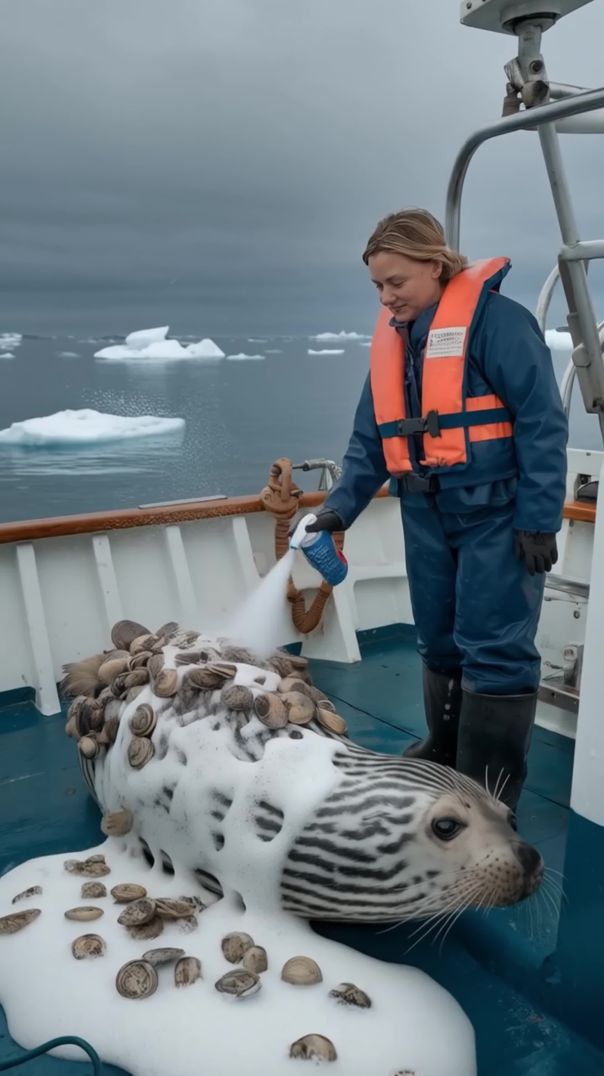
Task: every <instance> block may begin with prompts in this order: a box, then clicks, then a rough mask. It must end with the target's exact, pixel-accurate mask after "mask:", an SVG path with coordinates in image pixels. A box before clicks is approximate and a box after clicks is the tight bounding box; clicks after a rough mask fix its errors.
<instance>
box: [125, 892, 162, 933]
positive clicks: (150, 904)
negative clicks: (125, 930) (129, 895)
mask: <svg viewBox="0 0 604 1076" xmlns="http://www.w3.org/2000/svg"><path fill="white" fill-rule="evenodd" d="M155 914H156V912H155V901H154V900H150V898H149V897H141V899H140V900H133V901H131V902H130V903H129V904H127V905H126V907H125V908H124V910H123V912H122V913H121V915H120V916H118V920H117V921H118V923H121V925H122V926H123V927H140V926H142V925H143V924H144V923H149V922H150V921H151V919H153V918H154V916H155Z"/></svg>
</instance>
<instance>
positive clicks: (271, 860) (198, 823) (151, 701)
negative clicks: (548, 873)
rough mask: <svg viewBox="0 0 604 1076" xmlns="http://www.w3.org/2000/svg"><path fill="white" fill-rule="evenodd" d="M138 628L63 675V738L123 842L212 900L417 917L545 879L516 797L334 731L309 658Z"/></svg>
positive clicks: (120, 632)
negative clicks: (185, 874)
mask: <svg viewBox="0 0 604 1076" xmlns="http://www.w3.org/2000/svg"><path fill="white" fill-rule="evenodd" d="M126 623H127V627H126V628H124V624H123V622H120V624H118V625H116V626H115V628H114V629H113V632H112V639H113V642H114V646H115V648H116V649H115V650H114V651H113V652H111V653H108V654H104V655H99V656H97V657H96V658H93V659H88V661H87V662H84V663H78V664H76V665H74V666H71V667H69V668H68V670H67V674H66V677H65V680H64V683H63V690H64V692H65V693H67V694H70V693H71V694H73V693H74V691H79V692H80V694H79V695H78V697H77V698H76V699H75V700H74V702H73V704H72V706H71V709H70V714H69V719H68V723H67V731H68V733H69V734H70V735H72V736H74V737H75V738H76V739H77V740H78V742H79V746H80V753H81V758H82V768H83V772H84V775H85V777H86V778H87V780H88V782H89V784H90V787H91V790H92V791H93V793H94V795H95V797H96V799H97V801H98V802H99V804H100V806H101V808H102V810H103V812H104V814H105V815H106V816H113V815H115V816H116V817H117V816H119V817H120V818H122V819H123V818H124V817H127V818H129V819H130V818H131V823H130V822H129V823H128V824H129V826H131V828H130V830H129V832H127V833H123V832H120V835H119V838H118V837H117V836H116V837H115V838H112V839H120V840H124V841H126V842H127V843H129V844H130V845H131V846H132V849H133V851H134V850H135V849H136V850H140V849H141V848H142V849H143V850H144V853H145V855H146V856H147V857H148V858H150V859H151V858H152V859H154V860H158V861H159V862H161V863H163V864H164V865H165V866H166V868H167V869H170V866H171V865H173V864H178V865H179V867H185V868H188V869H190V870H191V871H193V872H194V873H195V874H196V876H197V878H198V879H199V881H200V882H201V883H202V884H203V885H204V886H205V887H206V888H209V889H210V890H213V892H214V893H215V895H216V896H220V895H222V894H223V893H224V894H228V893H231V894H239V895H240V897H241V899H242V900H243V902H244V904H246V905H249V904H250V902H254V901H255V902H256V903H257V904H258V905H259V906H261V907H262V908H264V909H266V908H267V907H270V905H271V902H272V901H274V902H275V903H276V904H277V905H279V906H280V907H283V908H285V910H288V911H291V912H294V913H296V914H298V915H300V916H303V917H305V918H314V917H317V918H323V919H333V920H352V921H366V922H379V921H388V920H393V921H403V920H407V919H421V918H428V917H432V916H437V915H443V914H445V913H450V912H457V911H461V910H462V909H463V908H465V907H473V906H483V907H486V906H495V905H507V904H513V903H515V902H516V901H519V900H522V899H523V898H524V897H526V896H528V895H530V893H532V892H534V891H535V890H536V889H537V887H538V886H539V884H540V881H541V877H542V874H543V863H542V861H541V857H540V856H539V854H538V852H537V851H536V850H535V849H534V848H532V847H531V846H530V845H528V844H526V843H525V842H523V841H522V840H521V839H520V838H519V837H518V835H517V833H516V832H515V830H514V828H513V827H514V823H513V816H512V815H511V812H510V811H509V809H508V808H507V807H506V806H505V805H503V804H502V803H500V802H499V801H497V800H496V799H494V798H493V796H491V795H490V794H489V793H487V792H486V791H485V790H484V789H482V788H481V787H480V786H479V785H477V784H476V783H475V782H474V781H472V780H470V779H469V778H466V777H463V776H461V775H459V774H456V773H455V772H454V771H452V770H448V769H446V768H444V767H441V766H437V765H435V764H433V763H429V762H426V761H422V760H417V759H410V758H396V757H391V756H388V755H382V754H378V753H376V752H373V751H368V750H365V749H363V748H361V747H359V746H357V745H355V744H352V743H351V742H350V741H348V740H347V739H346V738H345V737H344V736H342V735H340V734H339V733H335V732H333V731H332V729H333V728H341V727H342V724H343V723H342V721H341V718H337V715H335V714H332V712H331V710H330V709H329V707H330V706H331V704H330V703H328V702H327V701H326V700H322V698H321V693H320V692H319V691H318V690H317V689H316V688H315V687H314V686H313V685H311V683H310V678H309V676H308V671H307V669H306V668H305V662H304V659H301V658H294V657H292V655H289V654H287V653H286V652H283V651H281V652H278V653H277V654H274V655H273V656H272V658H271V659H269V660H268V661H260V660H258V659H255V658H254V656H253V655H252V654H250V653H249V651H244V650H242V649H241V648H238V647H237V646H235V645H233V644H232V643H231V642H229V641H228V640H215V639H206V638H204V637H203V636H200V635H198V634H197V633H194V632H182V631H180V630H179V629H177V627H176V625H169V626H167V629H164V631H163V633H162V631H161V629H160V631H159V632H157V633H150V632H147V630H146V629H145V628H144V627H143V626H142V625H134V626H129V625H131V622H126ZM109 663H111V664H109ZM133 672H136V676H132V675H131V674H132V673H133ZM235 688H237V689H240V690H234V689H235ZM229 703H231V705H229ZM234 707H238V708H234ZM259 715H260V716H259ZM336 718H337V720H336ZM83 745H84V747H85V751H84V750H83ZM104 828H105V830H106V832H108V833H115V832H116V830H115V828H112V827H111V826H110V825H109V826H107V827H105V826H104ZM123 828H124V827H123V825H122V826H121V829H122V830H123Z"/></svg>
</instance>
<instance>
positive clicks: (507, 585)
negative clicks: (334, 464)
mask: <svg viewBox="0 0 604 1076" xmlns="http://www.w3.org/2000/svg"><path fill="white" fill-rule="evenodd" d="M514 507H515V506H514V504H513V503H510V504H506V505H503V506H488V507H482V508H477V509H475V510H473V511H468V512H463V513H453V512H443V511H442V510H441V509H439V508H438V506H437V504H436V500H435V498H434V496H433V495H430V494H414V495H413V496H407V497H403V498H401V511H402V517H403V530H404V535H405V553H406V560H407V576H408V579H409V587H410V591H411V604H412V608H413V615H414V617H415V623H416V627H417V634H418V650H419V653H420V655H421V657H422V658H423V660H424V661H425V663H426V664H427V665H428V666H429V667H430V668H431V669H434V670H436V671H438V670H442V671H446V672H448V671H450V670H454V669H461V670H462V686H463V688H464V689H465V690H466V691H472V692H478V693H480V694H486V695H515V694H519V693H522V692H528V691H535V690H536V689H537V687H538V685H539V675H540V657H539V652H538V651H537V649H536V647H535V641H534V640H535V634H536V631H537V624H538V621H539V613H540V611H541V603H542V600H543V590H544V585H545V576H544V575H533V576H531V575H529V573H528V571H527V570H526V567H525V565H524V563H523V562H522V561H520V560H518V559H517V557H516V556H515V554H514V530H513V518H514Z"/></svg>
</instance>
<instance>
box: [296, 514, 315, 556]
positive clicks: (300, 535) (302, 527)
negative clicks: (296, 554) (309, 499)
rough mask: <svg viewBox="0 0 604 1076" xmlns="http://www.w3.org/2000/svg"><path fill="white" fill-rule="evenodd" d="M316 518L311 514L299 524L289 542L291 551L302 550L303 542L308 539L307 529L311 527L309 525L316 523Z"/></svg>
mask: <svg viewBox="0 0 604 1076" xmlns="http://www.w3.org/2000/svg"><path fill="white" fill-rule="evenodd" d="M316 518H317V517H316V516H315V515H313V513H312V512H310V513H309V514H308V515H307V516H304V517H303V518H302V519H301V520H300V522H299V523H298V526H297V527H296V529H295V531H294V533H293V534H292V536H291V538H290V540H289V548H290V549H299V548H300V546H301V545H302V542H303V541H304V539H305V538H306V528H307V526H308V525H309V523H314V522H315V520H316Z"/></svg>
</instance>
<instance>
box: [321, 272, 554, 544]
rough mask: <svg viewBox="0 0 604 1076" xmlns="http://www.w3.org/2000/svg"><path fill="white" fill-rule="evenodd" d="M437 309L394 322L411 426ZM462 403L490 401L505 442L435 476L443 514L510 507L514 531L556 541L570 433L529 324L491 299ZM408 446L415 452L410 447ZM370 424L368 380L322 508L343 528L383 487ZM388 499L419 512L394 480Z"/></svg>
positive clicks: (481, 446)
mask: <svg viewBox="0 0 604 1076" xmlns="http://www.w3.org/2000/svg"><path fill="white" fill-rule="evenodd" d="M435 310H436V306H433V307H430V309H428V310H425V311H423V313H422V314H420V316H419V317H418V318H417V320H416V321H415V322H412V323H410V325H409V326H405V325H401V324H397V323H396V322H393V324H394V325H395V326H396V328H397V330H398V331H399V332H401V333H402V334H404V335H405V338H406V341H407V360H406V363H405V395H406V408H407V415H408V416H409V417H415V416H418V417H419V416H420V415H421V404H420V401H421V378H422V367H423V355H424V350H425V346H426V340H427V337H428V332H429V329H430V324H431V321H432V318H433V317H434V312H435ZM466 383H467V395H468V396H482V395H485V394H489V393H495V394H496V395H497V396H499V397H500V398H501V400H502V401H503V402H504V404H505V405H506V406H507V408H508V409H509V411H510V412H511V414H512V416H513V423H514V435H513V437H512V438H498V439H496V440H488V441H479V442H474V443H473V444H472V446H471V459H470V461H469V463H468V465H467V466H465V467H463V469H460V470H459V471H457V472H456V471H455V470H454V469H453V470H450V471H439V472H438V479H439V486H440V491H439V492H437V493H436V494H435V495H434V496H435V498H436V502H437V505H438V507H439V508H441V509H442V510H443V511H446V512H467V511H471V510H472V509H473V508H477V507H485V506H487V505H489V504H492V505H497V504H502V503H508V502H509V501H510V500H511V499H515V504H516V509H515V515H514V528H515V529H516V530H526V531H541V532H543V533H555V532H556V531H558V530H559V529H560V526H561V524H562V509H563V506H564V499H565V488H566V442H567V436H568V428H567V421H566V416H565V414H564V411H563V408H562V402H561V399H560V392H559V390H558V386H557V384H556V379H555V376H554V371H553V366H552V359H551V354H550V351H549V348H548V347H547V345H546V343H545V341H544V339H543V335H542V333H541V331H540V330H539V327H538V325H537V322H536V321H535V319H534V317H533V316H532V314H530V313H529V311H528V310H526V308H525V307H523V306H521V305H520V304H519V303H516V302H514V300H512V299H508V298H506V297H505V296H503V295H500V294H499V293H498V292H489V293H488V295H487V298H486V301H485V302H484V304H483V307H482V310H481V312H480V315H479V317H478V318H477V319H476V321H475V323H474V325H473V326H472V330H471V334H470V343H469V350H468V357H467V370H466ZM414 442H415V443H414ZM410 454H411V460H412V463H413V467H414V469H416V470H417V471H418V472H419V473H421V474H425V475H429V474H431V473H433V472H430V471H426V470H423V469H422V468H421V467H420V465H419V463H418V460H419V459H420V458H421V444H420V443H417V441H416V440H415V438H414V439H412V443H411V444H410ZM389 477H390V476H389V474H388V470H387V467H386V462H385V459H384V453H383V450H382V439H381V437H380V434H379V431H378V428H377V425H376V421H375V414H374V407H373V398H372V393H371V384H370V379H369V377H367V380H366V382H365V384H364V386H363V390H362V393H361V398H360V401H359V405H358V407H357V410H356V414H355V418H354V427H353V432H352V436H351V438H350V443H349V445H348V448H347V450H346V454H345V456H344V460H343V473H342V477H341V478H340V480H339V482H338V484H337V485H336V486H335V487H334V488H333V490H331V492H330V494H329V496H328V497H327V499H326V502H325V507H327V508H332V509H333V510H334V511H336V512H337V513H338V515H339V516H340V517H341V519H342V521H343V522H344V523H345V525H346V526H350V524H351V523H352V522H353V521H354V520H355V519H356V517H357V516H358V515H359V514H360V513H361V512H362V511H363V509H364V508H365V507H366V506H367V505H368V503H369V501H370V500H371V498H372V497H373V495H374V494H375V493H376V492H377V490H378V489H379V488H380V487H381V486H382V485H383V484H384V483H385V482H386V481H387V480H388V478H389ZM390 488H391V492H392V493H393V494H395V495H399V496H401V498H402V499H403V501H405V500H406V499H407V498H408V497H409V498H412V499H413V504H414V505H418V504H419V503H421V501H422V500H423V499H424V494H421V493H408V492H406V491H405V490H404V489H403V483H401V482H399V481H397V480H396V479H392V481H391V487H390Z"/></svg>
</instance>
